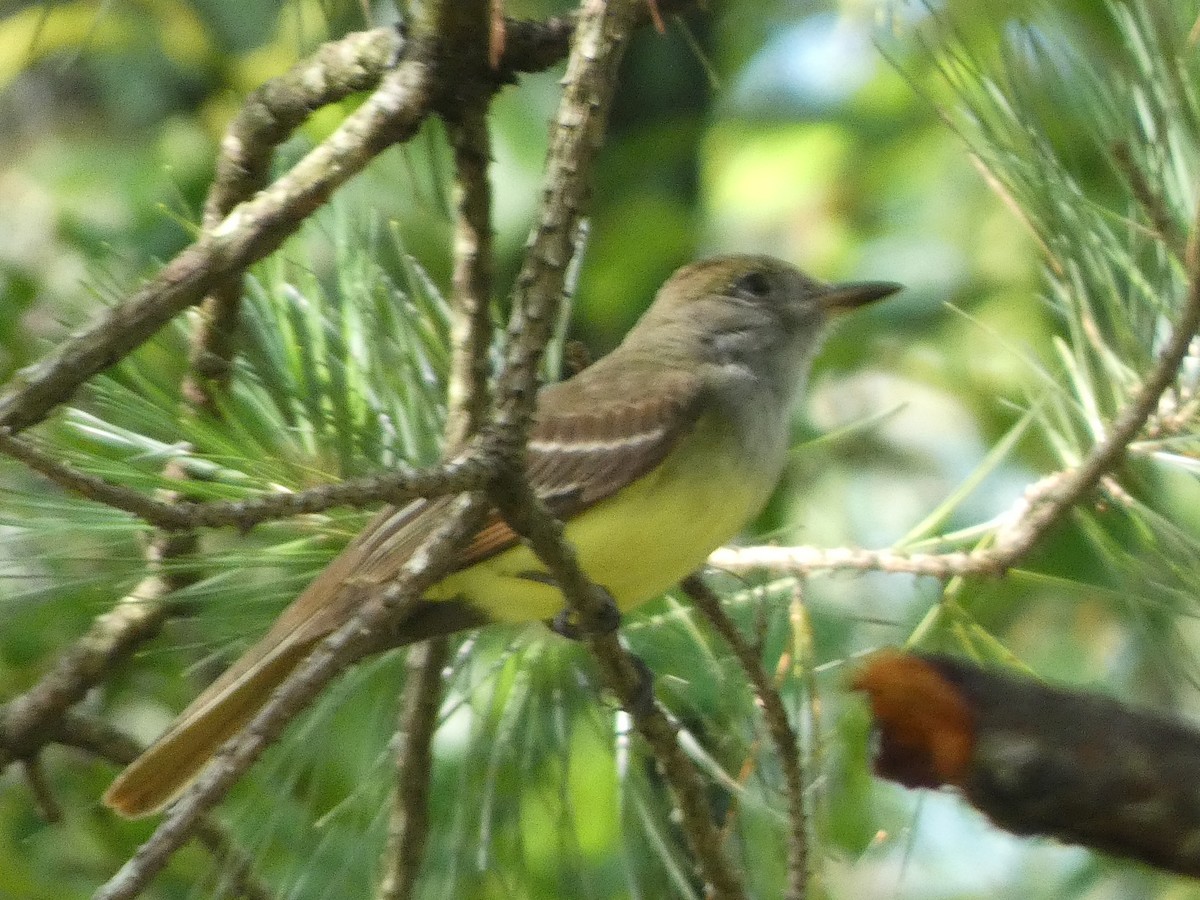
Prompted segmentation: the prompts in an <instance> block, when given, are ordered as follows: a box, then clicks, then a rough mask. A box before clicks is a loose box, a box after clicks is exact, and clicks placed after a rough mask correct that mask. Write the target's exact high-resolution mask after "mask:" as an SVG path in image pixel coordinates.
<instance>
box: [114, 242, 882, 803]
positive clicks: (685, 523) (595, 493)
mask: <svg viewBox="0 0 1200 900" xmlns="http://www.w3.org/2000/svg"><path fill="white" fill-rule="evenodd" d="M897 290H899V286H898V285H895V284H891V283H886V282H866V283H858V284H842V285H828V284H824V283H822V282H819V281H816V280H814V279H812V278H809V277H808V276H806V275H804V274H803V273H802V272H800V271H798V270H797V269H795V268H794V267H792V266H790V265H788V264H787V263H783V262H780V261H779V260H776V259H772V258H770V257H766V256H724V257H718V258H715V259H709V260H705V261H702V262H698V263H694V264H692V265H689V266H686V267H684V268H682V269H680V270H679V271H678V272H676V273H675V274H674V275H672V276H671V278H670V279H669V280H668V281H667V282H666V284H664V285H663V287H662V289H661V290H660V291H659V292H658V296H657V297H656V298H655V301H654V303H653V305H652V306H651V307H650V309H649V310H648V311H647V312H646V313H645V315H643V316H642V318H641V320H640V321H639V322H638V323H637V324H636V325H635V326H634V328H633V329H632V330H631V331H630V332H629V334H628V335H627V336H626V337H625V340H624V341H622V343H621V344H620V346H619V347H617V348H616V349H615V350H614V351H613V352H612V353H610V354H609V355H608V356H606V357H604V358H602V359H600V360H599V361H598V362H596V363H595V364H594V365H591V366H589V367H588V368H586V369H584V370H583V371H582V372H580V373H578V374H577V375H575V376H574V377H572V378H570V379H568V380H566V381H564V382H561V383H559V384H554V385H551V386H549V387H546V388H545V389H543V390H542V391H541V393H540V394H539V395H538V399H537V409H536V413H535V419H534V426H533V430H532V435H531V437H530V440H529V446H528V455H527V475H528V479H529V483H530V485H531V486H532V487H533V489H534V490H535V492H536V493H537V494H538V496H539V497H540V498H541V499H542V500H543V501H544V502H545V503H546V504H547V506H548V507H549V509H550V510H551V511H552V512H553V513H554V515H555V516H557V517H558V518H560V519H561V520H562V521H563V522H564V523H565V524H566V536H567V539H568V540H570V541H571V543H572V544H573V545H574V547H575V550H576V552H577V554H578V559H579V562H580V565H581V566H582V567H583V570H584V571H585V572H586V573H587V575H588V576H589V577H590V578H591V579H592V581H594V582H595V583H597V584H599V585H601V586H602V587H604V588H605V589H607V590H608V592H609V593H610V594H611V595H612V596H613V598H614V599H615V601H616V603H617V606H618V608H619V609H621V610H622V611H626V610H629V609H631V608H633V607H635V606H637V605H638V604H639V603H642V602H644V601H646V600H650V599H652V598H654V597H656V596H658V595H659V594H661V593H662V592H663V591H665V590H667V589H668V588H670V587H671V586H672V585H674V584H675V583H676V582H677V581H679V579H681V578H683V577H684V576H686V575H688V574H690V573H691V572H692V571H694V570H695V569H697V568H698V567H700V566H701V565H702V564H703V563H704V560H705V559H706V557H707V556H708V554H709V553H710V552H711V551H712V550H714V549H715V548H717V547H718V546H720V545H721V544H723V543H724V542H725V541H727V540H729V539H730V538H732V537H733V536H734V535H735V534H737V532H738V531H740V530H741V529H742V528H743V527H744V526H745V525H746V524H747V523H748V522H749V521H750V520H751V519H752V518H753V517H754V516H755V515H756V514H757V513H758V511H759V510H760V509H761V508H762V506H763V504H764V503H765V502H766V500H767V498H768V496H769V495H770V493H771V491H772V490H773V488H774V487H775V484H776V482H777V481H778V478H779V475H780V472H781V470H782V468H783V463H784V458H785V454H786V451H787V445H788V438H789V422H788V420H789V415H788V413H789V410H790V408H791V406H792V404H793V402H794V401H795V399H796V398H797V397H798V396H799V394H800V393H801V390H802V387H803V384H804V380H805V376H806V374H807V372H808V368H809V363H810V361H811V360H812V357H813V355H814V354H815V352H816V350H817V347H818V346H819V344H820V340H821V337H822V336H823V335H824V333H825V331H826V326H827V325H828V323H829V322H830V321H831V320H833V319H835V318H836V317H838V316H840V315H841V314H843V313H845V312H847V311H849V310H853V309H855V308H857V307H859V306H862V305H864V304H867V303H871V302H873V301H875V300H878V299H880V298H882V297H886V296H888V295H889V294H892V293H893V292H895V291H897ZM453 502H454V501H453V498H450V497H440V498H435V499H421V500H415V501H413V502H411V503H409V504H407V505H405V506H401V507H391V508H388V509H385V510H384V511H383V512H381V513H380V514H379V515H378V516H376V517H375V519H374V520H372V522H371V523H370V524H369V525H367V527H366V528H365V529H364V530H363V532H362V533H361V534H359V535H358V537H356V538H355V539H354V540H353V541H352V542H351V543H350V544H349V546H347V547H346V549H345V550H344V551H343V552H342V553H341V555H340V556H338V557H337V558H336V559H334V560H333V562H332V563H330V564H329V566H328V567H327V568H326V569H324V570H323V571H322V572H321V573H320V574H319V575H318V576H317V577H316V579H315V580H314V581H313V582H312V583H311V584H310V585H309V586H308V588H307V589H306V590H305V591H304V592H303V593H302V594H301V595H300V596H299V597H298V598H297V599H296V600H295V601H294V602H293V603H292V604H291V606H289V607H288V608H287V609H285V610H284V611H283V613H282V614H281V615H280V616H279V618H278V619H277V620H276V621H275V623H274V624H273V625H272V627H271V629H270V630H269V631H268V632H267V634H266V636H265V637H263V638H262V640H260V641H259V642H258V643H257V644H255V645H254V646H253V647H251V648H250V649H249V650H248V651H246V653H245V654H244V655H243V656H242V657H241V658H240V659H239V660H237V661H236V662H235V663H234V664H233V665H232V666H231V667H230V668H229V669H228V670H227V671H226V672H225V673H224V674H223V675H221V676H220V677H219V678H218V679H217V680H216V681H215V682H213V684H211V685H210V686H209V687H208V688H207V689H206V690H205V691H204V692H203V693H201V695H200V696H199V697H198V698H196V700H195V701H194V702H193V703H192V704H191V705H190V706H188V708H187V709H185V710H184V711H183V712H182V713H181V714H180V715H179V717H178V718H177V719H176V720H175V722H174V724H172V725H171V727H170V728H169V729H168V730H167V732H166V733H165V734H164V735H163V736H162V737H160V738H159V739H158V740H157V741H156V742H155V743H154V744H152V745H151V746H150V748H149V749H147V750H146V752H145V753H143V754H142V755H141V756H140V757H138V758H137V759H136V760H135V761H134V762H133V763H132V764H130V765H129V767H128V768H126V769H125V771H124V772H122V773H121V775H120V776H119V777H118V778H117V780H116V781H115V782H114V783H113V784H112V786H111V787H110V788H109V789H108V792H107V793H106V794H105V796H104V801H105V803H106V804H108V805H109V806H110V807H112V808H113V809H115V810H116V811H118V812H120V813H122V814H123V815H127V816H140V815H146V814H149V813H152V812H155V811H157V810H159V809H161V808H162V807H163V806H164V805H166V803H168V802H169V801H170V800H171V799H172V798H174V797H175V796H176V795H177V794H178V793H179V792H180V791H181V790H182V789H183V788H184V787H186V786H187V784H188V783H189V782H190V781H191V780H192V779H193V778H194V777H195V776H196V774H197V773H198V772H199V771H200V770H201V768H203V766H204V764H205V763H206V762H207V761H208V760H209V758H210V757H211V756H212V755H213V754H214V753H215V752H216V750H217V749H218V748H219V747H220V745H221V744H222V743H223V742H224V741H225V740H226V739H228V738H229V737H230V736H232V735H233V734H235V733H236V732H237V731H238V729H240V728H241V727H242V725H244V724H245V723H246V722H247V721H248V720H249V719H250V718H251V717H252V716H253V715H254V713H255V712H256V711H257V710H258V709H259V708H260V707H261V706H262V705H263V704H264V703H265V702H266V701H267V699H268V698H269V696H270V694H271V691H272V690H273V689H274V688H275V687H276V686H277V685H278V684H279V683H280V682H282V681H283V680H284V678H286V677H287V675H288V674H289V673H290V672H291V671H292V670H293V669H295V668H296V666H297V665H299V663H300V662H301V661H302V660H303V659H304V658H305V657H306V656H307V655H308V653H309V652H310V651H311V650H312V649H313V648H314V646H315V645H316V644H317V643H318V642H320V641H321V640H322V639H323V638H325V637H326V636H328V635H329V634H331V633H332V632H334V631H336V630H337V629H338V628H339V627H341V626H342V625H344V624H345V623H346V622H348V621H349V620H350V619H351V618H352V617H353V616H354V614H355V613H356V611H357V610H358V609H360V608H361V605H362V604H365V603H371V602H378V597H379V594H380V593H381V592H382V590H383V588H384V587H386V585H387V584H388V583H389V582H390V581H392V580H393V579H395V577H396V576H397V575H398V573H399V571H400V569H401V567H402V566H403V565H404V563H405V562H406V561H407V560H408V559H409V558H410V557H411V556H412V554H413V553H414V552H416V550H417V549H418V548H419V547H421V545H422V543H423V542H424V541H425V539H426V538H427V537H428V536H429V535H430V534H431V532H433V531H434V530H435V529H436V528H437V527H438V525H439V524H440V523H441V522H442V521H444V517H445V516H446V514H447V512H448V510H449V508H450V506H451V504H452V503H453ZM562 606H563V598H562V595H561V593H560V592H559V591H558V589H557V588H556V587H555V585H554V582H553V580H552V579H551V578H550V577H549V576H548V575H547V573H546V571H545V569H544V568H543V567H542V566H541V564H540V563H539V561H538V559H537V557H536V556H535V555H534V553H533V551H532V550H530V549H529V548H528V547H527V546H525V545H524V544H522V543H521V542H520V541H519V539H518V537H517V535H516V534H515V533H514V532H513V531H512V529H511V528H509V527H508V525H507V524H506V523H505V522H504V520H503V519H502V518H500V517H499V515H495V514H494V515H492V517H491V518H490V519H489V520H488V521H487V523H486V524H485V525H484V526H483V527H482V528H481V529H480V531H479V532H478V533H477V534H476V535H475V536H474V538H473V540H472V541H471V542H470V544H469V545H468V546H467V547H466V549H465V550H464V551H463V552H462V556H461V558H460V559H459V560H458V561H457V566H456V569H455V571H454V572H452V573H451V574H450V575H448V576H446V577H445V578H444V579H442V580H441V581H440V582H438V583H437V584H435V585H434V586H433V587H431V588H430V589H429V590H428V591H426V592H425V594H424V595H423V596H422V597H421V598H420V600H418V601H416V602H414V603H413V604H412V605H411V606H410V607H409V610H410V612H409V615H408V616H407V617H406V618H405V619H404V621H403V622H401V623H400V624H399V625H398V626H397V627H396V628H395V629H394V630H389V633H388V634H387V635H386V636H381V638H380V640H379V642H378V643H379V646H378V647H377V648H376V649H380V650H381V649H385V648H386V647H395V646H403V645H406V644H410V643H414V642H416V641H420V640H423V639H425V638H429V637H432V636H435V635H442V634H449V633H453V632H455V631H459V630H461V629H464V628H474V627H477V626H480V625H485V624H488V623H491V622H524V621H530V620H539V619H540V620H545V619H549V618H552V617H553V616H554V615H555V614H556V613H557V612H559V611H560V610H561V609H562Z"/></svg>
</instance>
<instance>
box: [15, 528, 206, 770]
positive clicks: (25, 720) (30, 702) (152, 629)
mask: <svg viewBox="0 0 1200 900" xmlns="http://www.w3.org/2000/svg"><path fill="white" fill-rule="evenodd" d="M185 539H190V538H188V537H186V536H185ZM165 577H166V576H164V575H162V574H161V573H160V574H157V575H152V576H149V577H148V578H147V579H145V580H144V581H143V582H142V583H141V584H140V585H139V586H138V589H137V590H135V591H134V592H132V593H131V594H130V595H129V596H128V597H126V598H125V599H124V600H122V601H121V602H120V603H118V604H117V605H116V606H115V607H114V608H113V609H111V610H109V611H108V612H106V613H104V614H103V615H100V616H98V617H97V618H96V619H95V621H93V623H92V625H91V627H90V628H89V629H88V632H87V634H85V635H84V636H83V637H81V638H80V639H79V640H78V641H76V643H75V644H74V645H73V646H72V647H71V649H70V650H69V651H67V652H65V653H63V654H61V655H60V656H59V658H58V660H57V661H56V662H55V665H54V667H53V668H52V669H51V670H50V671H49V672H48V673H46V674H45V675H44V676H42V678H41V679H40V680H39V681H38V683H37V684H36V685H34V686H33V687H32V688H30V689H29V690H28V691H26V692H25V693H24V694H21V695H20V696H17V697H14V698H13V699H12V700H10V701H9V702H8V703H7V704H6V705H5V706H4V707H2V708H0V770H3V769H4V768H5V767H6V766H7V765H8V764H9V763H10V762H12V761H13V760H17V759H32V758H34V757H35V756H36V755H37V754H38V753H39V752H40V750H41V748H42V746H43V745H45V744H46V743H47V741H49V740H51V739H52V738H53V735H54V734H55V733H56V729H57V727H58V722H59V720H60V719H61V718H62V716H63V714H64V713H65V712H66V711H67V710H68V709H70V707H71V706H73V705H74V704H75V703H77V702H78V701H79V700H81V699H82V698H83V696H84V694H86V693H87V692H88V691H89V690H91V689H92V688H93V687H94V686H95V685H97V684H99V683H100V682H101V681H103V680H104V679H105V678H106V677H108V675H109V673H110V672H111V671H112V669H113V667H114V666H115V665H116V664H118V663H119V662H121V661H122V660H124V659H125V658H126V657H127V656H128V654H129V652H130V650H131V648H133V647H137V646H139V645H141V644H142V643H143V642H145V641H146V640H148V639H149V638H150V637H152V636H154V635H155V634H157V633H158V631H159V629H160V628H161V627H162V623H163V621H164V620H165V619H166V609H165V607H164V606H163V604H161V603H159V602H157V600H158V598H160V597H161V596H162V595H164V594H165V593H167V592H169V591H170V590H171V589H172V588H173V585H172V584H171V583H169V582H167V581H163V580H162V579H164V578H165Z"/></svg>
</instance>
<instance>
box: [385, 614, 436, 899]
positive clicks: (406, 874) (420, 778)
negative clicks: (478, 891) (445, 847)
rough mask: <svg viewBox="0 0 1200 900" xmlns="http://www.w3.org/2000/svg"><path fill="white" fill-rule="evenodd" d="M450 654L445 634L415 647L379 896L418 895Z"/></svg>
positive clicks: (406, 688) (399, 737)
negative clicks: (433, 751)
mask: <svg viewBox="0 0 1200 900" xmlns="http://www.w3.org/2000/svg"><path fill="white" fill-rule="evenodd" d="M449 656H450V644H449V642H448V641H447V640H446V639H445V638H434V639H432V640H428V641H425V642H424V643H423V644H420V645H419V646H417V647H413V648H412V649H411V650H410V651H409V655H408V660H407V661H408V671H409V676H408V678H407V679H405V684H404V709H403V710H402V712H401V714H400V721H399V729H398V731H397V734H396V738H397V743H398V746H397V748H396V787H395V791H394V793H393V795H392V813H391V819H390V821H389V823H388V840H387V848H386V849H385V850H384V859H385V860H386V862H387V865H386V867H385V869H384V876H383V879H382V880H381V882H380V885H379V891H378V893H377V894H376V897H377V900H407V898H409V897H413V896H414V891H415V889H416V885H417V876H418V875H419V874H420V871H421V863H422V861H423V859H424V855H425V844H426V840H427V837H428V832H429V784H430V779H431V770H432V768H433V762H432V754H431V746H432V744H433V736H434V734H435V733H436V731H437V723H438V709H439V707H440V706H441V696H442V672H443V670H444V669H445V668H446V663H447V661H448V660H449Z"/></svg>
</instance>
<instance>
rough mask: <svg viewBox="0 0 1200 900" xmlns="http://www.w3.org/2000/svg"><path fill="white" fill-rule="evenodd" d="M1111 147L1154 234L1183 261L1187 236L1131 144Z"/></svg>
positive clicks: (1122, 142) (1114, 144)
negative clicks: (1140, 164)
mask: <svg viewBox="0 0 1200 900" xmlns="http://www.w3.org/2000/svg"><path fill="white" fill-rule="evenodd" d="M1111 150H1112V156H1113V160H1114V161H1115V162H1116V164H1117V168H1118V169H1120V170H1121V174H1122V175H1124V176H1125V180H1126V181H1127V182H1128V183H1129V190H1130V192H1131V193H1132V194H1133V198H1134V199H1135V200H1136V201H1137V202H1138V205H1139V206H1141V208H1142V212H1144V213H1145V214H1146V217H1147V218H1148V219H1149V220H1150V226H1151V227H1152V228H1153V229H1154V234H1155V235H1156V236H1157V237H1158V239H1159V241H1161V242H1162V245H1163V246H1164V247H1166V248H1167V250H1168V251H1169V252H1170V253H1171V254H1172V255H1173V256H1174V257H1175V258H1176V259H1177V260H1178V261H1179V262H1183V261H1184V259H1185V257H1186V256H1187V236H1186V235H1184V234H1183V233H1182V232H1181V231H1180V229H1179V225H1178V223H1177V222H1176V221H1175V217H1174V216H1172V215H1171V211H1170V210H1169V209H1167V205H1166V203H1165V202H1163V198H1162V196H1161V195H1160V194H1159V193H1158V191H1156V190H1155V189H1154V187H1153V186H1152V185H1151V184H1150V182H1149V180H1148V179H1147V178H1146V173H1145V172H1143V171H1142V169H1141V167H1140V166H1139V165H1138V164H1137V162H1136V161H1135V160H1134V158H1133V151H1132V150H1131V149H1130V146H1129V144H1128V143H1127V142H1126V141H1115V142H1113V144H1112V148H1111Z"/></svg>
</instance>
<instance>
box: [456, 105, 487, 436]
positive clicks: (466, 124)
mask: <svg viewBox="0 0 1200 900" xmlns="http://www.w3.org/2000/svg"><path fill="white" fill-rule="evenodd" d="M487 109H488V105H487V98H481V99H480V100H478V101H477V102H476V103H475V104H473V105H470V106H468V107H467V108H465V109H463V110H462V111H461V114H460V117H459V120H458V121H456V122H454V123H452V125H451V139H452V141H453V144H454V166H455V175H456V177H455V201H456V202H455V207H456V209H457V216H456V217H455V223H454V294H453V310H454V314H453V319H452V320H451V331H450V340H451V347H452V350H453V355H452V357H451V371H450V388H449V401H448V402H449V407H450V411H449V414H448V416H447V424H446V437H447V443H448V444H449V445H450V446H456V445H457V444H459V443H461V442H463V441H465V440H466V437H467V436H468V435H471V434H474V433H475V432H476V431H477V430H478V429H479V427H480V426H481V425H482V424H483V419H484V416H485V415H486V413H487V410H488V407H489V405H490V404H489V402H488V400H489V396H488V376H489V374H491V373H490V367H489V364H488V348H489V346H490V345H491V336H492V322H491V315H490V313H491V299H492V191H491V184H490V183H489V181H488V164H489V163H490V162H491V140H490V138H489V135H488V122H487Z"/></svg>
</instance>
